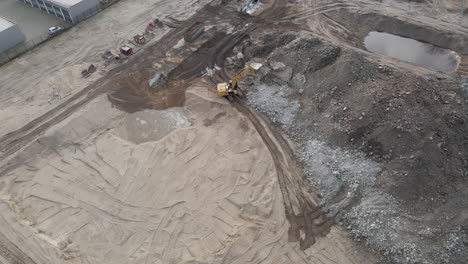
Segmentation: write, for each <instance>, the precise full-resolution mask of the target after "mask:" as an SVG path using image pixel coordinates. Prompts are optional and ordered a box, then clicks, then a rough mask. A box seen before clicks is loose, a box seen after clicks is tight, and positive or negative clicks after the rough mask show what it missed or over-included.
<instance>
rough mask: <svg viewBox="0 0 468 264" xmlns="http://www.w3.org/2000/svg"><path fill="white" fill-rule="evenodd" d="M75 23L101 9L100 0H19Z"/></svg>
mask: <svg viewBox="0 0 468 264" xmlns="http://www.w3.org/2000/svg"><path fill="white" fill-rule="evenodd" d="M19 1H21V2H23V3H25V4H28V5H31V6H32V7H35V8H39V9H40V10H42V11H44V12H46V13H47V14H49V15H53V16H56V17H58V18H60V19H63V20H65V21H67V22H69V23H72V24H75V23H78V22H80V21H81V20H84V19H86V18H87V17H89V16H91V15H93V14H95V13H97V12H98V11H100V10H101V4H100V3H99V0H19Z"/></svg>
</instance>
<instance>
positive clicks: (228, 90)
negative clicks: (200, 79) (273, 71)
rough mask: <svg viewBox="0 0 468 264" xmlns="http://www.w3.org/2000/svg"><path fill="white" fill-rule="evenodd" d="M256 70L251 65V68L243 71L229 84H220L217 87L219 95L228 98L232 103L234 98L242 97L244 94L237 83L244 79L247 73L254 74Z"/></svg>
mask: <svg viewBox="0 0 468 264" xmlns="http://www.w3.org/2000/svg"><path fill="white" fill-rule="evenodd" d="M254 70H255V69H254V68H253V67H252V66H251V65H249V67H247V68H245V69H244V70H243V71H241V72H240V73H239V74H238V75H236V76H234V77H233V78H232V79H231V80H229V82H227V83H219V84H218V86H217V90H218V95H219V96H222V97H226V98H227V99H228V100H229V101H232V99H233V96H242V92H241V90H240V89H239V86H238V85H237V82H238V81H239V80H240V79H242V77H244V76H245V75H246V74H247V73H249V72H253V71H254ZM254 75H255V74H254Z"/></svg>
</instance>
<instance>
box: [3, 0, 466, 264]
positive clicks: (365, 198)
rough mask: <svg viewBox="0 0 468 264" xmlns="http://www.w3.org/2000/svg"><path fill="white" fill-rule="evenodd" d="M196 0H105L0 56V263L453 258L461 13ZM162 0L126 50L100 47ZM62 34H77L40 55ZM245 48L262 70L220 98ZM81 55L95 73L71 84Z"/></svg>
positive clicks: (440, 8)
mask: <svg viewBox="0 0 468 264" xmlns="http://www.w3.org/2000/svg"><path fill="white" fill-rule="evenodd" d="M205 4H206V3H205V2H203V1H202V2H197V3H195V4H194V3H192V2H191V1H190V2H188V3H186V2H184V1H178V2H177V3H175V2H171V1H159V2H152V1H149V0H147V1H144V2H139V4H136V3H135V2H132V1H130V0H127V1H120V2H119V3H117V4H116V5H114V6H113V7H111V8H110V9H108V11H107V13H106V12H103V13H102V14H100V15H101V17H100V16H95V17H93V18H92V20H89V21H90V22H88V21H87V22H85V23H82V24H80V25H79V26H77V27H75V28H74V29H72V30H70V31H67V32H65V33H64V34H62V35H61V36H60V37H59V38H57V40H55V41H51V42H50V43H46V44H45V45H44V46H43V47H41V48H39V49H36V50H34V51H33V52H31V53H29V54H25V55H24V56H21V57H20V58H18V59H17V60H15V61H14V62H12V63H10V64H7V65H5V66H3V67H2V68H0V69H1V71H2V73H5V74H2V75H1V77H0V78H2V79H1V80H2V84H3V86H2V88H3V89H2V92H3V93H5V96H4V97H2V100H3V101H2V102H3V104H2V105H3V108H2V109H3V110H5V111H3V110H2V116H1V118H2V120H4V122H3V123H4V124H5V125H4V126H2V130H1V133H2V134H3V136H2V137H1V138H0V157H1V160H0V195H1V196H0V200H1V201H0V206H1V207H2V212H3V213H2V217H1V218H0V221H1V222H2V223H1V224H0V243H1V245H2V247H1V248H0V249H1V251H0V262H2V263H173V262H174V263H175V262H177V263H232V262H235V263H237V262H238V263H246V262H247V263H278V262H280V263H326V264H331V263H344V264H348V263H369V264H370V263H387V262H389V263H431V264H432V263H466V262H467V255H466V252H467V251H466V245H467V243H468V239H467V231H466V230H467V220H466V219H467V217H466V215H467V211H466V208H467V207H466V205H467V201H468V200H467V191H466V190H467V186H466V177H467V173H466V171H467V169H466V168H467V155H468V153H467V149H468V148H467V145H468V139H467V138H466V131H467V128H468V127H467V126H468V125H467V123H466V122H467V121H468V119H467V93H468V82H467V81H466V79H464V77H463V76H464V75H465V74H466V58H467V50H466V46H465V45H463V43H464V42H465V41H466V38H467V26H466V23H465V21H466V17H461V18H460V17H458V16H457V15H458V14H459V13H458V12H456V7H455V3H453V1H423V2H421V1H417V2H414V1H409V2H408V1H393V0H387V1H366V0H361V1H318V0H316V1H285V0H276V1H274V0H271V1H262V4H261V6H260V8H259V9H258V10H257V11H256V13H253V16H247V15H245V14H240V13H239V12H237V11H238V9H239V2H238V1H212V2H211V3H209V4H207V5H205ZM129 9H132V10H134V11H135V12H128V10H129ZM454 10H455V11H454ZM174 11H175V13H173V12H174ZM122 14H127V15H126V16H123V17H122V18H123V19H124V20H125V21H127V23H126V24H125V23H124V22H123V21H122V23H124V24H125V25H126V26H125V27H124V30H121V27H119V25H121V24H120V22H119V23H117V22H116V20H115V19H116V18H117V17H119V16H122ZM128 14H130V15H128ZM191 14H194V15H193V16H191V17H190V15H191ZM165 15H172V16H175V17H174V19H169V20H170V21H172V22H171V23H169V24H170V26H167V25H166V26H167V27H165V28H164V29H163V30H161V31H160V32H157V33H155V35H154V36H153V38H152V39H151V41H150V42H149V43H148V44H147V45H146V46H142V47H138V49H137V53H136V54H135V55H134V56H132V57H130V58H129V59H126V60H124V61H123V62H121V63H118V64H116V63H108V62H105V61H104V60H103V59H102V58H100V56H99V54H101V52H104V51H105V50H106V49H109V47H108V46H114V45H117V44H122V43H125V42H128V39H131V37H132V36H133V35H132V36H127V35H125V37H123V35H122V34H133V33H134V32H136V30H141V29H140V28H139V26H144V25H145V23H146V21H147V20H148V19H154V16H165ZM120 19H121V18H120V17H119V19H118V20H119V21H120ZM200 20H202V21H204V23H205V25H206V32H205V33H204V35H203V36H202V37H201V38H199V39H198V40H197V41H196V42H195V43H185V42H184V41H183V32H184V31H185V30H186V29H187V28H188V27H189V26H190V25H191V24H192V23H193V22H195V21H200ZM93 21H94V22H99V21H101V22H106V21H110V22H113V23H116V24H112V23H110V24H106V26H104V25H102V26H100V24H96V25H94V24H93V23H92V22H93ZM73 30H75V31H73ZM372 30H376V31H379V30H386V31H391V32H389V33H393V34H397V35H401V36H408V34H412V35H414V36H417V37H415V38H416V39H418V40H421V41H425V42H432V43H433V44H436V45H438V46H441V47H443V48H449V49H453V50H454V51H456V52H457V53H458V54H459V55H460V57H461V63H460V66H459V68H458V70H457V71H456V72H454V73H449V74H446V73H440V72H435V71H432V70H430V69H426V68H424V67H420V66H417V65H413V64H409V63H403V62H401V61H398V60H395V59H392V58H388V57H385V56H379V55H375V54H371V53H369V52H367V51H365V50H363V45H362V40H363V38H364V37H365V35H366V34H367V33H368V31H372ZM95 32H101V33H102V32H106V34H110V35H112V33H113V34H114V35H115V36H117V37H116V38H115V39H113V38H111V39H112V40H111V41H106V42H99V41H97V40H99V39H100V36H101V34H98V33H95ZM72 33H77V34H80V35H86V36H89V39H88V40H86V38H80V42H76V43H74V44H73V45H76V46H80V45H81V46H83V44H89V45H91V46H86V45H85V46H83V47H88V48H87V49H84V50H83V48H82V49H77V50H75V52H73V53H71V54H68V53H67V52H66V50H62V51H60V52H61V53H60V54H61V55H62V56H64V58H66V59H64V60H63V61H61V62H59V63H52V62H51V60H52V59H51V56H50V52H51V51H53V50H54V49H56V48H57V47H58V46H60V45H62V44H64V43H67V41H69V40H70V39H73V38H74V37H75V36H74V35H73V34H72ZM166 33H167V34H166ZM127 37H128V38H127ZM57 45H58V46H57ZM73 45H71V46H70V48H71V49H73V48H75V49H76V46H73ZM83 51H85V52H83ZM60 54H58V55H60ZM252 61H254V62H260V63H262V64H263V65H264V66H263V67H262V68H261V69H260V70H259V71H258V72H257V77H256V78H254V77H247V78H245V80H244V81H243V82H242V83H241V87H242V89H243V90H244V92H245V93H246V94H247V97H246V98H236V99H235V100H234V101H233V102H230V103H229V102H228V101H227V100H225V99H223V98H218V97H217V96H216V93H215V90H214V89H215V87H216V83H217V82H220V81H225V80H227V79H228V78H229V76H232V75H234V74H235V73H236V72H237V71H239V70H240V69H242V68H243V67H245V64H246V63H249V62H252ZM90 62H93V63H97V64H98V65H104V70H102V71H99V72H98V74H95V75H94V76H93V77H92V79H87V80H84V79H80V78H81V77H80V76H79V72H80V68H82V67H83V66H84V65H87V64H88V63H90ZM41 66H43V67H41ZM99 69H100V68H99ZM28 72H31V74H29V75H26V76H25V77H24V78H23V79H21V80H19V76H22V75H24V73H28ZM159 72H161V73H163V74H165V75H166V76H167V78H168V79H167V80H166V81H164V82H161V83H159V84H157V85H155V86H151V87H150V85H149V83H148V81H149V80H150V79H151V78H153V76H154V74H155V73H159ZM50 73H57V74H51V76H52V77H50V78H49V76H48V75H47V74H50ZM65 84H66V85H65ZM36 86H37V87H42V88H41V89H34V88H35V87H36ZM63 87H69V89H70V92H69V93H66V94H62V95H63V96H60V97H53V98H52V99H54V100H52V101H53V103H52V104H49V103H45V102H47V101H45V99H47V98H51V97H50V93H51V90H52V92H53V93H54V92H55V91H56V90H59V91H62V90H61V89H63ZM23 88H24V90H21V89H23ZM18 91H21V92H18ZM25 94H30V97H28V98H26V99H25V100H26V102H29V104H28V105H24V103H23V100H22V97H24V95H25ZM249 105H250V106H249ZM254 109H256V110H257V111H255V110H254ZM262 113H263V114H262ZM16 115H17V116H18V120H15V119H14V116H16ZM351 236H352V237H354V240H352V239H351Z"/></svg>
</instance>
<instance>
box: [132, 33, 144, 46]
mask: <svg viewBox="0 0 468 264" xmlns="http://www.w3.org/2000/svg"><path fill="white" fill-rule="evenodd" d="M133 40H134V41H135V43H137V44H140V45H143V44H145V42H146V39H145V37H143V36H142V35H140V34H138V35H135V36H134V37H133Z"/></svg>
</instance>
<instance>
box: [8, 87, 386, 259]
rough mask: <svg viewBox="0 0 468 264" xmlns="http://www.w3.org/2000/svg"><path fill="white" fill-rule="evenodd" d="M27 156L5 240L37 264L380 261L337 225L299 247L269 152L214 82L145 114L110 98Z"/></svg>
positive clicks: (15, 174) (14, 175)
mask: <svg viewBox="0 0 468 264" xmlns="http://www.w3.org/2000/svg"><path fill="white" fill-rule="evenodd" d="M96 112H102V113H105V114H103V115H99V116H97V115H95V113H96ZM227 119H228V120H229V122H225V120H227ZM142 121H143V122H142ZM135 122H137V123H139V124H141V125H142V126H141V127H138V126H136V127H135V126H129V124H133V123H135ZM160 123H165V124H172V125H167V126H159V124H160ZM169 128H170V129H169ZM129 132H131V134H134V135H135V134H136V135H142V137H140V138H138V139H137V140H135V139H130V138H128V136H127V134H129ZM144 135H152V138H151V137H145V136H144ZM145 139H146V140H145ZM26 152H27V153H28V154H29V157H30V158H29V159H28V160H27V161H26V162H25V163H23V164H22V165H21V166H19V167H17V168H15V169H14V170H12V171H10V172H9V173H8V174H7V175H6V176H4V177H2V178H1V181H0V186H1V187H0V197H1V201H0V207H1V208H2V209H1V210H2V217H1V218H0V222H1V224H0V229H1V232H0V233H2V234H4V236H5V237H6V240H10V241H11V242H12V243H15V244H16V245H18V246H19V247H20V248H21V250H22V251H23V252H25V253H26V254H27V256H28V257H29V258H30V259H32V260H33V262H30V263H64V261H65V260H68V262H67V263H278V262H280V263H317V264H318V263H321V264H322V263H343V264H347V263H380V262H379V261H378V260H377V259H375V258H374V257H372V256H371V255H369V254H368V253H366V252H365V251H364V250H363V249H361V248H360V247H358V246H356V245H354V243H353V242H352V240H351V239H350V238H349V237H348V236H347V234H346V233H345V232H344V231H342V230H341V229H339V228H336V227H333V228H332V229H331V231H330V233H329V234H328V235H327V236H326V237H324V238H320V239H318V241H317V242H316V243H315V244H314V245H313V246H312V247H310V248H309V249H307V250H305V251H302V250H300V249H299V245H298V243H295V242H294V243H292V242H288V228H289V223H288V221H287V220H286V218H285V215H284V205H283V199H282V195H281V191H280V188H279V185H278V181H277V177H276V173H275V167H274V165H273V161H272V158H271V156H270V153H269V151H268V149H267V148H266V146H265V145H264V144H263V141H262V139H261V138H260V137H259V135H258V134H257V132H256V130H255V129H254V128H253V126H252V125H251V124H250V123H249V121H248V120H247V119H246V118H245V117H243V115H242V114H240V113H239V112H237V111H236V110H234V109H233V108H232V107H230V105H229V104H228V103H227V101H225V100H224V99H222V98H218V97H217V96H216V95H215V94H214V93H213V92H211V91H208V90H207V89H206V88H205V87H203V85H201V86H200V87H192V88H191V89H189V90H188V91H187V92H186V103H185V106H184V107H177V108H169V109H166V110H144V111H140V112H136V113H133V114H128V113H125V112H121V111H119V110H117V109H116V108H112V106H111V104H110V103H109V102H108V100H107V98H106V97H105V96H100V97H98V98H96V99H95V100H94V101H92V102H91V103H90V104H89V105H87V106H86V107H85V108H83V109H82V110H80V111H78V112H76V113H75V114H73V115H72V116H71V117H70V118H68V119H67V120H66V121H65V122H62V123H61V124H59V125H57V126H56V127H54V128H53V129H51V130H50V131H49V132H47V133H46V134H45V135H44V136H43V137H41V138H40V139H39V140H37V141H36V143H34V144H33V145H31V146H30V147H28V149H26ZM33 153H35V155H31V154H33ZM18 234H20V235H19V236H18ZM0 239H2V240H5V238H2V237H0ZM4 256H5V255H4ZM5 258H6V260H8V261H10V262H11V259H8V255H7V256H6V257H5ZM25 258H26V257H24V256H23V261H24V259H25ZM0 260H1V259H0ZM8 261H3V263H9V262H8ZM23 263H29V262H27V261H24V262H23Z"/></svg>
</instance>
